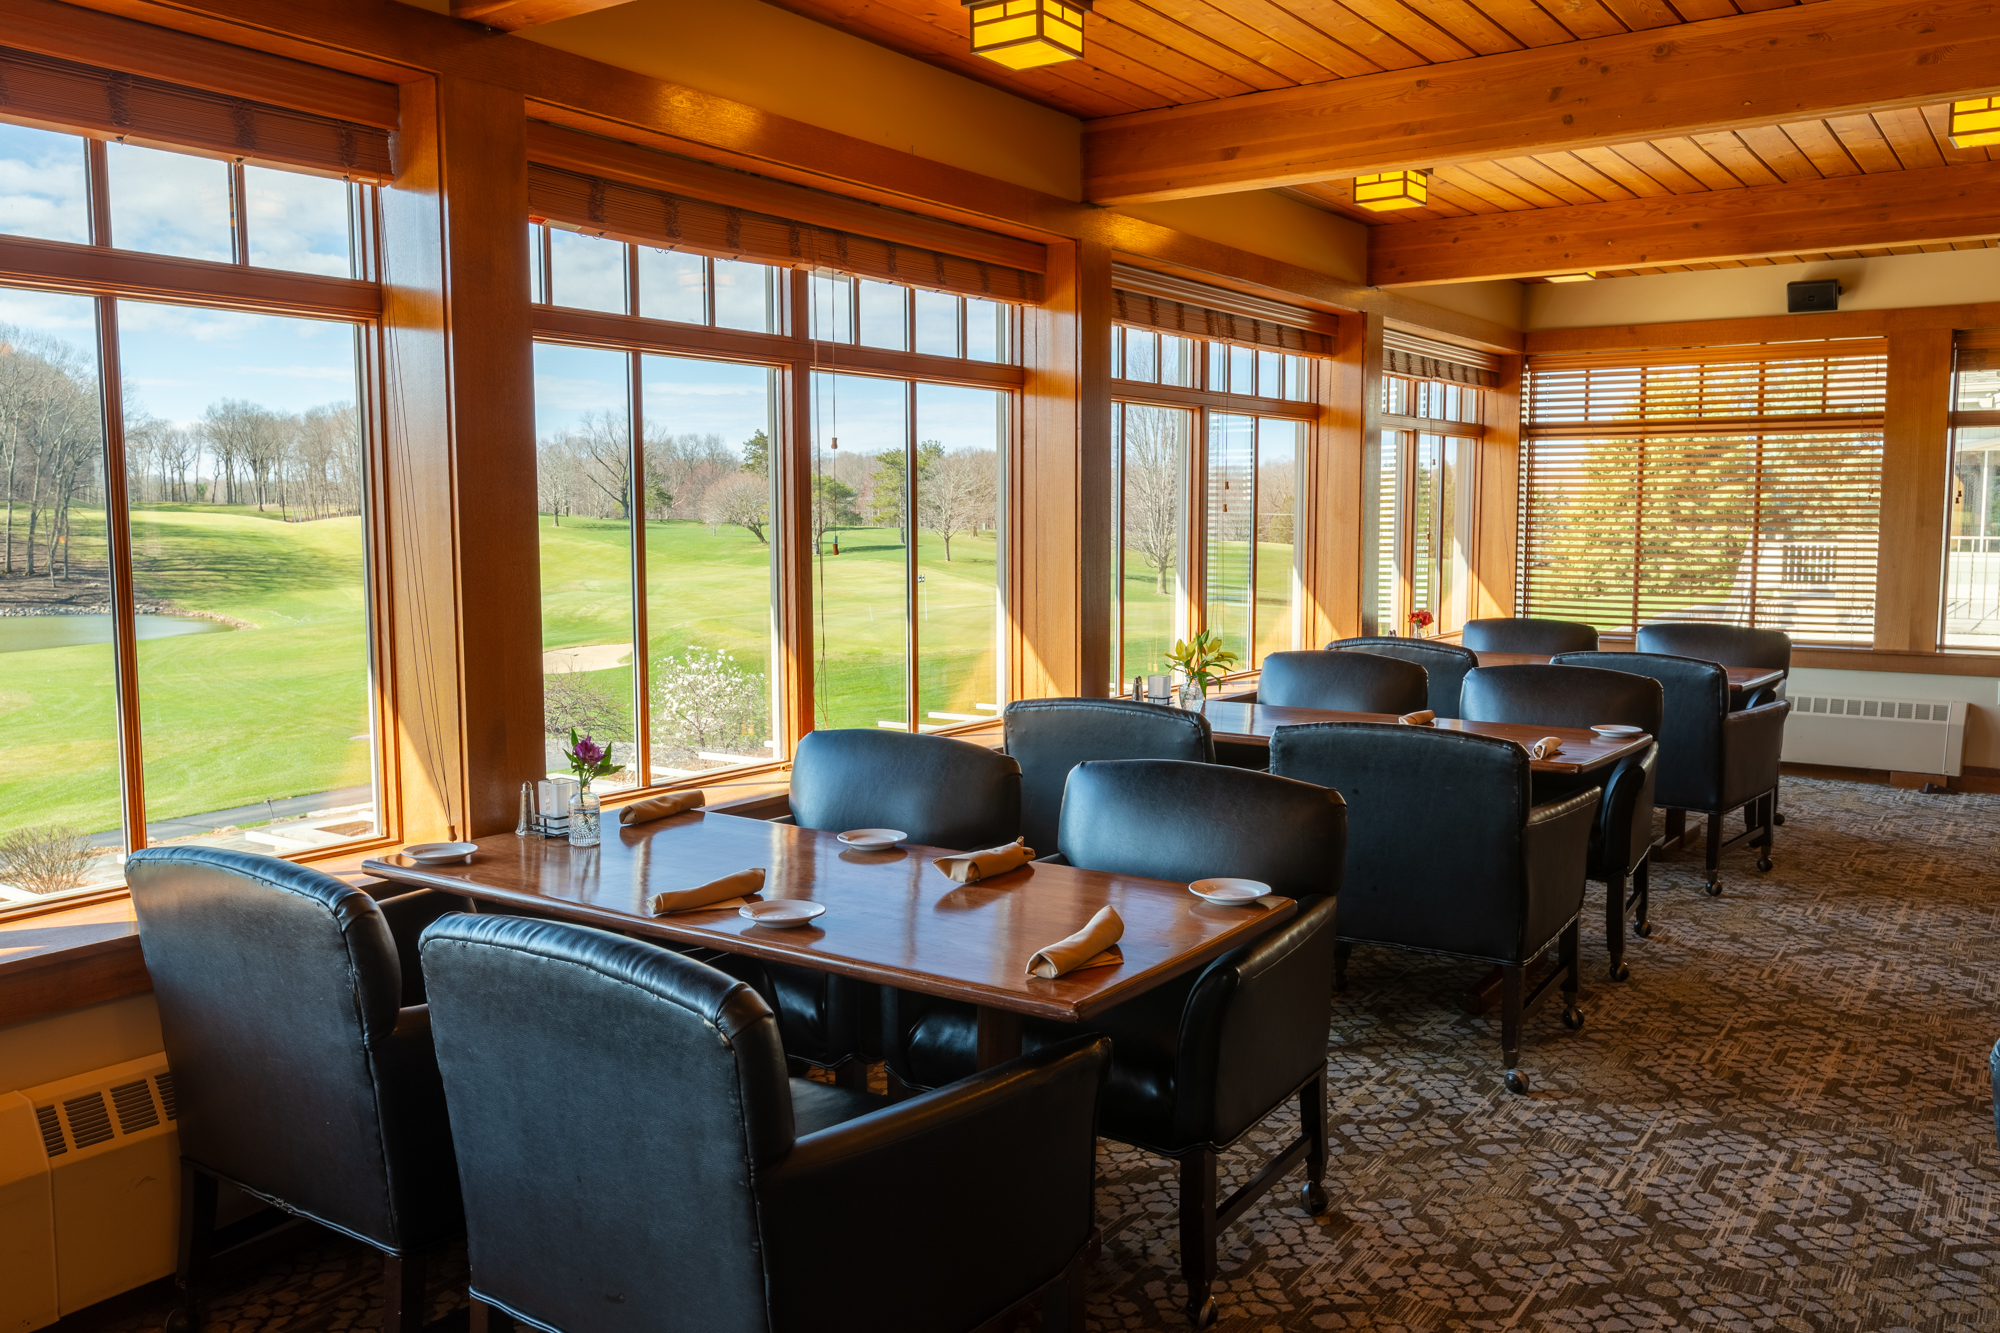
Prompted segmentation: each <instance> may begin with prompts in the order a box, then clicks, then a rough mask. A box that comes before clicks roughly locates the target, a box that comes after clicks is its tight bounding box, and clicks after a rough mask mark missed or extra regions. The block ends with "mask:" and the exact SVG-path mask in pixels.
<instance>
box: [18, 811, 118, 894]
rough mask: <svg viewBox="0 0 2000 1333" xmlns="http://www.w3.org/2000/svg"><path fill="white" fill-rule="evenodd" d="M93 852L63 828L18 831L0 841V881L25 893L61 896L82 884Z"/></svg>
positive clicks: (52, 826)
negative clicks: (57, 894) (2, 880)
mask: <svg viewBox="0 0 2000 1333" xmlns="http://www.w3.org/2000/svg"><path fill="white" fill-rule="evenodd" d="M96 859H97V849H96V848H94V847H92V846H91V845H90V843H89V841H88V840H87V839H86V838H85V837H84V835H83V834H81V833H79V832H78V831H77V830H75V829H73V828H71V827H70V826H68V825H67V824H43V825H40V826H38V827H34V828H18V829H15V830H14V831H13V832H12V833H9V834H7V835H6V836H5V837H0V879H4V880H6V881H7V882H8V883H9V884H12V885H13V886H14V887H16V888H19V889H25V890H27V891H28V892H29V893H65V892H67V891H69V890H70V889H74V888H77V887H79V886H81V885H82V884H83V881H84V879H85V878H86V877H87V876H88V874H89V872H90V863H91V862H92V861H95V860H96Z"/></svg>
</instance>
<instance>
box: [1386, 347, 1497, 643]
mask: <svg viewBox="0 0 2000 1333" xmlns="http://www.w3.org/2000/svg"><path fill="white" fill-rule="evenodd" d="M1399 380H1400V381H1402V382H1404V383H1406V384H1409V385H1410V386H1412V390H1411V392H1410V395H1409V396H1410V399H1411V400H1412V401H1414V400H1415V399H1416V397H1417V395H1416V393H1415V392H1414V386H1416V385H1418V384H1438V385H1448V386H1450V387H1452V388H1455V389H1457V390H1458V391H1459V392H1460V393H1462V394H1472V395H1474V399H1473V401H1474V402H1475V403H1477V404H1478V409H1479V410H1478V412H1477V414H1476V415H1477V416H1478V418H1479V419H1478V420H1477V421H1455V420H1452V419H1451V418H1449V417H1429V416H1415V415H1410V414H1407V413H1395V412H1390V411H1388V410H1387V404H1388V400H1389V394H1390V386H1391V384H1392V383H1393V382H1395V381H1399ZM1379 392H1380V395H1381V398H1382V405H1383V410H1382V411H1380V412H1379V413H1378V415H1377V417H1376V420H1377V422H1378V424H1379V426H1380V430H1381V442H1380V447H1379V448H1378V450H1377V451H1376V468H1377V471H1376V473H1375V478H1374V486H1375V487H1376V488H1377V489H1376V490H1375V491H1374V493H1373V496H1372V497H1365V498H1364V500H1363V504H1364V505H1370V506H1372V507H1373V510H1372V511H1373V512H1374V513H1376V514H1377V515H1379V513H1380V508H1381V504H1380V497H1381V491H1380V489H1379V488H1380V486H1381V484H1382V478H1383V477H1384V476H1386V475H1389V474H1390V471H1391V470H1390V469H1389V468H1388V466H1387V465H1388V463H1389V460H1390V458H1391V455H1392V453H1393V456H1394V461H1395V466H1394V469H1393V475H1394V476H1395V478H1396V488H1397V494H1396V530H1395V532H1394V534H1393V536H1392V540H1393V546H1394V551H1395V555H1394V561H1395V568H1394V569H1393V570H1390V571H1388V572H1387V577H1388V579H1389V623H1388V624H1387V625H1383V624H1381V623H1380V619H1379V608H1380V605H1381V594H1380V586H1379V581H1380V580H1381V579H1382V578H1383V576H1384V572H1383V571H1382V570H1381V569H1380V567H1379V562H1378V564H1377V567H1376V579H1377V581H1378V583H1377V586H1376V587H1374V588H1366V587H1364V588H1363V589H1362V602H1363V608H1364V614H1365V615H1370V616H1373V617H1374V618H1375V619H1376V621H1377V623H1376V627H1375V632H1376V633H1377V634H1382V635H1394V636H1398V637H1407V638H1424V639H1454V640H1455V639H1456V637H1457V635H1458V634H1459V633H1460V631H1462V630H1463V629H1464V628H1465V626H1464V624H1463V623H1462V622H1463V620H1471V619H1475V618H1477V616H1478V614H1479V612H1480V610H1481V609H1482V608H1481V606H1480V605H1479V602H1478V595H1477V593H1476V591H1475V589H1474V586H1473V585H1475V584H1476V583H1477V582H1478V578H1479V571H1480V565H1481V557H1482V552H1481V549H1480V543H1479V536H1478V534H1479V528H1480V518H1481V512H1480V510H1481V505H1482V500H1483V497H1484V495H1485V486H1484V477H1485V471H1486V466H1487V452H1488V451H1487V449H1486V448H1485V447H1484V446H1485V443H1486V440H1487V438H1488V435H1489V433H1490V434H1496V435H1497V434H1498V433H1499V430H1498V428H1496V427H1492V426H1490V425H1489V423H1488V418H1489V417H1491V416H1492V415H1493V411H1492V409H1493V407H1494V406H1495V400H1496V397H1497V390H1496V389H1495V388H1494V387H1493V386H1491V385H1485V384H1476V383H1471V382H1467V381H1463V380H1445V379H1440V378H1438V377H1436V376H1426V375H1413V374H1408V373H1406V372H1403V371H1400V370H1386V369H1385V370H1384V371H1383V372H1382V375H1381V387H1380V390H1379ZM1423 435H1433V436H1438V437H1440V438H1443V439H1447V440H1461V441H1464V442H1466V443H1467V444H1469V445H1470V446H1471V458H1470V466H1469V467H1468V468H1467V470H1466V478H1465V485H1464V486H1463V487H1462V489H1461V494H1460V497H1459V500H1460V503H1461V504H1463V505H1465V506H1467V509H1466V512H1464V513H1463V514H1462V515H1461V516H1460V522H1461V523H1462V524H1463V528H1464V531H1465V533H1466V536H1467V551H1466V578H1467V581H1468V586H1467V588H1466V590H1465V593H1466V596H1465V613H1466V614H1465V615H1464V617H1463V618H1462V620H1461V623H1458V624H1448V623H1447V620H1446V617H1445V615H1444V613H1443V611H1442V610H1441V609H1440V608H1438V607H1435V606H1433V607H1428V608H1425V609H1427V610H1429V611H1430V612H1431V614H1432V616H1433V617H1434V619H1433V621H1432V623H1431V627H1430V630H1429V632H1428V633H1424V634H1411V633H1409V632H1408V631H1409V629H1410V621H1409V618H1410V615H1411V614H1412V613H1413V612H1414V611H1416V610H1417V609H1418V608H1417V607H1416V606H1415V605H1414V602H1415V597H1416V546H1417V543H1416V512H1417V508H1416V495H1417V469H1416V467H1415V455H1416V450H1417V447H1418V437H1419V436H1423ZM1376 522H1377V526H1376V527H1375V529H1374V531H1375V533H1376V540H1377V542H1378V545H1379V542H1380V527H1379V523H1380V519H1379V517H1378V518H1377V520H1376ZM1433 600H1435V599H1433Z"/></svg>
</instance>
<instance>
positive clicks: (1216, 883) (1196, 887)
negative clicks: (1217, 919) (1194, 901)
mask: <svg viewBox="0 0 2000 1333" xmlns="http://www.w3.org/2000/svg"><path fill="white" fill-rule="evenodd" d="M1270 891H1271V886H1270V885H1269V884H1262V883H1259V882H1258V881H1256V880H1254V879H1198V880H1196V881H1195V882H1194V883H1192V884H1190V885H1188V892H1189V893H1192V894H1193V895H1194V896H1195V897H1197V898H1200V899H1202V900H1203V901H1205V902H1211V903H1220V904H1222V905H1223V906H1224V907H1240V906H1242V905H1243V904H1244V903H1254V902H1256V901H1257V900H1258V899H1259V898H1261V897H1263V896H1264V895H1265V894H1267V893H1269V892H1270Z"/></svg>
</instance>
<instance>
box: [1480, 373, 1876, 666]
mask: <svg viewBox="0 0 2000 1333" xmlns="http://www.w3.org/2000/svg"><path fill="white" fill-rule="evenodd" d="M1887 369H1888V366H1887V357H1886V349H1885V348H1884V346H1883V344H1882V343H1881V342H1880V341H1877V340H1854V341H1852V342H1848V341H1843V342H1841V343H1839V344H1806V345H1801V344H1791V345H1766V346H1760V347H1744V348H1711V349H1702V350H1701V351H1700V352H1699V353H1696V354H1689V353H1686V352H1681V353H1672V354H1646V355H1643V356H1633V355H1630V354H1623V355H1610V354H1607V355H1603V356H1589V357H1586V356H1561V357H1548V358H1543V357H1531V358H1530V359H1529V361H1528V367H1527V382H1526V393H1525V396H1524V404H1523V406H1524V422H1523V428H1524V434H1525V437H1526V438H1525V441H1524V443H1523V445H1522V449H1521V523H1520V538H1519V543H1520V545H1519V574H1518V580H1519V587H1518V604H1519V606H1520V608H1521V614H1523V615H1530V616H1548V617H1554V618H1558V619H1565V620H1582V621H1586V622H1588V623H1590V624H1593V625H1596V626H1598V627H1599V628H1600V629H1606V630H1626V629H1630V628H1632V627H1634V626H1637V625H1644V624H1647V623H1649V622H1652V621H1657V620H1674V619H1688V620H1715V621H1726V622H1732V623H1736V624H1750V625H1759V626H1764V627H1767V628H1773V629H1782V630H1785V631H1786V632H1788V633H1790V634H1791V635H1792V636H1793V637H1794V638H1797V639H1802V640H1805V641H1808V642H1823V643H1865V642H1869V641H1870V640H1872V638H1873V634H1874V617H1875V585H1876V561H1877V541H1878V534H1879V528H1880V521H1881V503H1882V417H1883V411H1884V406H1885V404H1884V397H1885V393H1886V384H1887Z"/></svg>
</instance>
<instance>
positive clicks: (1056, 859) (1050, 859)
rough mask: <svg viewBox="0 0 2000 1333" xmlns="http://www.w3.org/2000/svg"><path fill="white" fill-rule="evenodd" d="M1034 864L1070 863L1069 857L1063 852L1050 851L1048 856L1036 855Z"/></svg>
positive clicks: (1063, 864)
mask: <svg viewBox="0 0 2000 1333" xmlns="http://www.w3.org/2000/svg"><path fill="white" fill-rule="evenodd" d="M1033 864H1035V865H1038V866H1066V865H1068V864H1069V858H1068V857H1066V856H1064V855H1063V854H1062V853H1061V852H1050V853H1049V854H1048V855H1047V856H1038V857H1036V858H1035V859H1034V862H1033Z"/></svg>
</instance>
